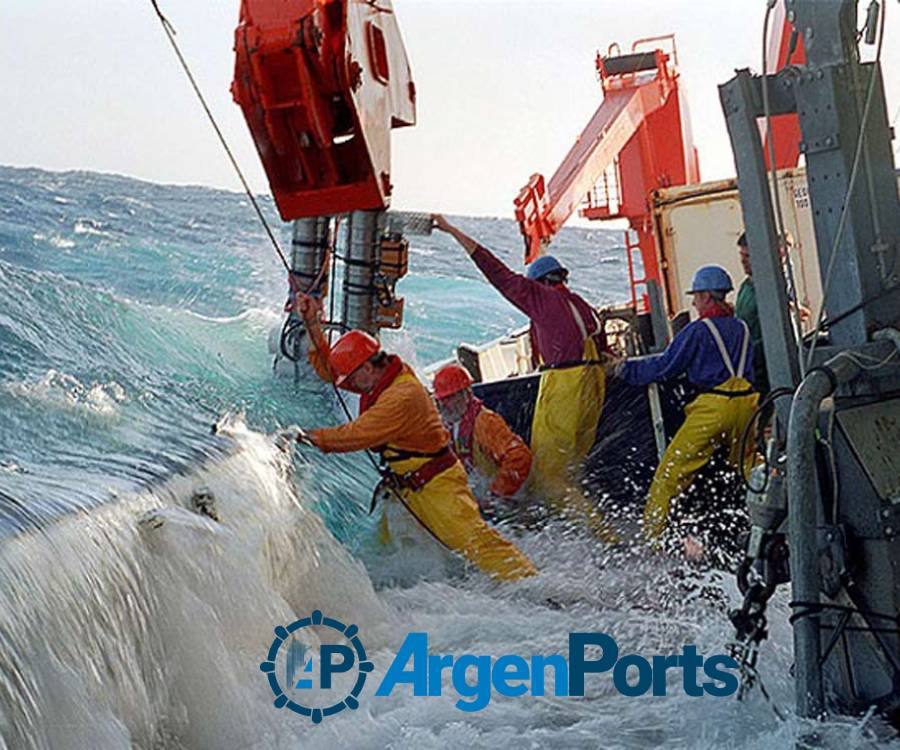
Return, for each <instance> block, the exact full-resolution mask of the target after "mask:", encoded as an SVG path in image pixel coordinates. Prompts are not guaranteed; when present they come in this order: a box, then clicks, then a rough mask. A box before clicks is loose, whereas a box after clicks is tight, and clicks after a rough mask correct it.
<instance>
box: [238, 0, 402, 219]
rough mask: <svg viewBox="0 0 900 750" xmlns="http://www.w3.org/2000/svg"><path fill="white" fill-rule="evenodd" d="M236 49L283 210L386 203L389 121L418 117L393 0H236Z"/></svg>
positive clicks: (290, 213) (330, 210)
mask: <svg viewBox="0 0 900 750" xmlns="http://www.w3.org/2000/svg"><path fill="white" fill-rule="evenodd" d="M234 50H235V70H234V81H233V83H232V86H231V91H232V95H233V97H234V100H235V101H236V102H237V103H238V104H239V105H240V107H241V109H242V110H243V112H244V117H245V119H246V120H247V125H248V126H249V128H250V132H251V135H252V136H253V140H254V142H255V144H256V148H257V150H258V152H259V156H260V159H261V160H262V163H263V167H264V169H265V171H266V174H267V176H268V178H269V184H270V186H271V188H272V194H273V195H274V197H275V203H276V204H277V206H278V210H279V212H280V214H281V218H282V219H284V220H285V221H289V220H291V219H297V218H301V217H310V216H325V215H333V214H339V213H345V212H348V211H353V210H357V209H384V208H387V207H388V205H389V203H390V195H391V191H392V185H391V171H390V169H391V167H390V164H391V161H390V160H391V149H390V147H391V128H395V127H402V126H406V125H413V124H415V121H416V110H415V98H416V95H415V85H414V83H413V81H412V73H411V71H410V67H409V61H408V59H407V56H406V50H405V49H404V46H403V41H402V38H401V36H400V29H399V27H398V25H397V20H396V16H395V15H394V12H393V8H392V6H391V2H390V0H379V1H378V2H377V3H376V2H372V1H371V0H242V2H241V14H240V23H239V25H238V27H237V31H236V32H235V46H234Z"/></svg>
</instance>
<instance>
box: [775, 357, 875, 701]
mask: <svg viewBox="0 0 900 750" xmlns="http://www.w3.org/2000/svg"><path fill="white" fill-rule="evenodd" d="M859 372H860V366H859V365H858V364H857V363H856V362H855V361H854V360H853V359H852V357H851V356H849V355H848V354H846V353H841V354H838V355H837V356H835V357H833V358H832V359H830V360H828V362H826V363H825V364H824V365H823V366H821V367H817V368H813V369H812V370H810V372H809V374H808V375H807V376H806V377H805V378H804V379H803V382H801V383H800V386H799V387H798V388H797V392H796V393H795V394H794V399H793V403H792V404H791V414H790V421H789V423H788V436H787V456H788V465H787V482H788V519H789V524H790V527H789V534H790V548H791V591H792V596H793V600H794V601H795V602H818V601H819V598H820V588H821V580H820V578H821V576H820V571H819V553H818V540H817V532H816V529H817V526H818V510H819V506H820V505H821V504H820V502H819V493H818V482H817V475H816V441H815V430H816V426H817V424H818V419H819V409H820V407H821V404H822V401H823V400H824V399H825V398H826V397H828V396H829V395H831V394H832V393H833V392H834V390H835V388H836V387H837V386H838V385H840V384H841V383H846V382H848V381H850V380H852V379H853V378H855V377H856V376H857V375H858V374H859ZM819 636H820V633H819V623H818V619H817V618H815V617H809V616H807V617H800V618H799V619H797V620H796V621H795V622H794V662H795V664H796V665H797V667H796V669H797V674H796V692H797V713H798V714H799V715H800V716H806V717H810V718H816V717H818V716H820V715H821V714H822V713H823V712H824V710H825V697H824V690H823V685H822V667H821V664H820V663H819V661H820V658H821V648H820V638H819Z"/></svg>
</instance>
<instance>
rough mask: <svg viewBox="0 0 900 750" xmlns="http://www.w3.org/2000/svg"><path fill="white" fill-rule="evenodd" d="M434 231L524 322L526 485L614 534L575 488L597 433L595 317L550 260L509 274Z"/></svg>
mask: <svg viewBox="0 0 900 750" xmlns="http://www.w3.org/2000/svg"><path fill="white" fill-rule="evenodd" d="M433 218H434V222H435V226H436V227H437V228H438V229H441V230H443V231H445V232H447V233H448V234H450V235H451V236H452V237H453V238H454V239H456V241H457V242H459V244H460V245H462V247H463V249H464V250H465V251H466V252H467V253H468V254H469V255H470V257H471V258H472V260H473V261H474V262H475V265H476V266H478V268H479V270H480V271H481V272H482V273H483V274H484V276H485V278H486V279H487V280H488V281H489V282H490V283H491V285H492V286H493V287H494V288H495V289H496V290H497V291H498V292H500V294H502V295H503V296H504V297H506V299H507V300H509V301H510V302H511V303H512V304H513V305H514V306H515V307H517V308H518V309H519V310H521V311H522V312H523V313H525V315H527V316H528V318H529V320H530V321H531V350H532V356H533V360H534V361H533V364H534V365H535V366H536V367H537V368H539V369H540V370H541V381H540V386H539V388H538V395H537V401H536V402H535V408H534V417H533V418H532V423H531V451H532V454H533V455H534V462H533V464H532V468H531V482H530V486H531V488H532V489H533V490H536V491H538V492H539V493H540V494H542V495H543V496H544V498H545V499H546V500H547V501H548V502H549V504H550V505H551V506H552V507H554V508H555V509H556V510H557V511H558V512H559V513H560V514H561V515H563V516H564V517H566V518H569V519H572V520H574V521H575V522H576V523H585V524H586V525H587V527H588V528H589V529H590V530H591V531H592V532H593V533H594V534H595V535H596V536H598V537H600V538H602V539H605V540H606V541H613V540H614V536H613V535H611V533H609V528H608V526H607V525H606V524H605V522H604V521H603V519H602V518H601V517H600V515H599V512H598V511H597V508H596V504H595V503H593V502H592V501H590V500H589V499H588V498H586V497H585V495H584V491H583V490H582V482H581V473H582V464H583V462H584V458H585V456H586V455H587V453H588V451H589V450H590V449H591V448H592V447H593V445H594V442H595V440H596V436H597V423H598V422H599V420H600V412H601V410H602V408H603V399H604V395H605V385H606V375H605V370H604V366H605V364H606V360H605V359H604V357H605V355H606V353H607V352H608V348H607V345H606V338H605V336H604V333H603V325H602V323H601V321H600V318H599V316H598V314H597V312H596V310H594V308H593V307H591V305H590V304H589V303H588V302H586V301H585V300H584V299H583V298H582V297H581V296H580V295H578V294H576V293H575V292H573V291H571V290H570V289H569V288H568V287H567V286H566V281H567V280H568V276H569V272H568V271H567V270H566V269H565V268H564V267H563V266H562V264H560V262H559V261H558V260H557V259H556V258H554V257H553V256H552V255H544V256H542V257H540V258H538V259H537V260H535V261H534V262H533V263H532V264H531V265H530V266H529V267H528V270H527V271H526V273H525V274H524V275H523V274H521V273H516V272H515V271H513V270H511V269H510V268H508V267H507V266H506V264H505V263H503V262H502V261H501V260H500V259H499V258H497V256H495V255H494V254H493V253H492V252H491V251H490V250H488V249H487V248H485V247H484V246H483V245H481V244H480V243H478V242H477V241H476V240H474V239H472V238H471V237H469V236H468V235H467V234H465V233H464V232H463V231H462V230H460V229H458V228H457V227H455V226H453V225H452V224H451V223H450V222H449V221H447V220H446V219H445V218H444V217H443V216H440V215H437V214H436V215H435V216H434V217H433Z"/></svg>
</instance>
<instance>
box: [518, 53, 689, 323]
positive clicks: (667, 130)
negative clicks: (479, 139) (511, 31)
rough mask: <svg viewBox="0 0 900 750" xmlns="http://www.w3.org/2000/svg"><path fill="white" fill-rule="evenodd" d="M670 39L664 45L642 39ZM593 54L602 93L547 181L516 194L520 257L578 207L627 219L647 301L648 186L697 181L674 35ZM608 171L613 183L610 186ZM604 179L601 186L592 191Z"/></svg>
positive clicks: (652, 272)
mask: <svg viewBox="0 0 900 750" xmlns="http://www.w3.org/2000/svg"><path fill="white" fill-rule="evenodd" d="M661 40H667V41H669V42H671V50H670V51H669V52H666V51H664V50H663V49H661V48H659V46H656V47H654V48H651V49H649V50H646V49H644V48H645V47H646V46H647V45H648V44H657V43H658V42H660V41H661ZM614 47H615V48H616V49H615V52H616V54H613V51H614V50H613V47H611V48H610V50H609V53H608V54H607V55H605V56H604V55H598V56H597V71H598V73H599V75H600V82H601V86H602V88H603V93H604V98H603V102H602V103H601V104H600V107H599V108H598V109H597V111H596V112H595V113H594V115H593V117H592V118H591V120H590V122H589V123H588V124H587V126H586V127H585V128H584V130H583V131H582V133H581V135H580V136H579V137H578V140H577V141H576V143H575V145H574V146H573V147H572V149H571V150H570V151H569V153H568V154H567V155H566V157H565V158H564V159H563V162H562V164H561V165H560V166H559V168H558V169H557V170H556V172H555V173H554V175H553V177H552V178H551V179H550V181H549V183H546V182H545V180H544V178H543V177H542V176H541V175H539V174H538V175H534V176H533V177H532V178H531V180H530V181H529V183H528V184H527V185H526V186H525V187H524V188H523V189H522V191H521V192H520V193H519V195H518V197H517V198H516V200H515V209H516V218H517V220H518V221H519V227H520V229H521V231H522V235H523V237H524V239H525V250H526V253H525V260H526V262H527V263H530V262H531V261H533V260H534V259H535V258H537V257H538V256H539V255H540V254H541V253H542V251H543V248H544V247H545V246H546V245H547V244H548V243H549V241H550V239H551V238H552V237H553V236H554V235H555V234H556V232H558V231H559V229H560V228H561V227H562V225H563V224H564V223H565V222H566V220H567V219H568V218H569V217H570V216H571V215H572V213H574V212H575V210H576V209H578V208H579V207H580V213H581V215H582V216H584V217H586V218H589V219H596V220H607V219H626V220H627V221H628V223H629V227H630V229H631V231H632V232H634V233H635V235H636V237H637V242H636V243H635V242H633V241H632V240H631V238H630V237H629V238H628V239H627V243H626V244H627V246H628V250H627V252H628V254H629V268H630V269H631V278H632V299H633V301H634V303H635V305H636V306H637V307H639V308H645V307H646V295H645V294H644V293H643V292H644V289H641V293H640V294H639V292H638V289H639V287H644V288H645V287H646V282H647V281H648V280H657V281H658V280H659V268H658V261H657V252H656V245H655V240H654V234H653V226H652V210H651V205H650V198H651V197H652V194H653V191H654V190H657V189H659V188H662V187H669V186H673V185H686V184H691V183H695V182H699V180H700V167H699V161H698V158H697V150H696V149H695V148H694V145H693V140H692V137H691V129H690V118H689V115H688V111H687V101H686V99H685V95H684V90H683V87H682V85H681V83H680V79H679V75H678V72H677V70H676V61H677V51H676V50H675V44H674V38H673V37H672V36H671V35H669V36H667V37H661V38H652V39H645V40H639V41H638V42H635V44H634V45H633V46H632V50H631V52H630V53H629V54H625V55H623V54H620V53H619V51H618V45H614ZM610 172H613V175H612V182H614V183H615V185H616V187H615V189H610V187H609V183H610ZM601 182H602V185H603V187H602V189H601V190H597V189H596V188H597V186H598V183H601ZM637 247H639V248H640V252H641V260H642V265H643V276H642V277H641V278H635V273H634V267H633V263H632V260H633V259H632V258H631V253H632V250H633V249H635V248H637Z"/></svg>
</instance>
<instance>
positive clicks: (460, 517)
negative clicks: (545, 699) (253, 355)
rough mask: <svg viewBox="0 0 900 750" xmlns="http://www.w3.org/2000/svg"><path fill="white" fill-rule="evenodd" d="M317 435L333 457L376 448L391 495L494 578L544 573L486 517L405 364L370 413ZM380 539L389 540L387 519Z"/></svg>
mask: <svg viewBox="0 0 900 750" xmlns="http://www.w3.org/2000/svg"><path fill="white" fill-rule="evenodd" d="M317 369H319V368H317ZM320 374H321V373H320ZM311 437H312V439H313V441H314V442H315V444H316V445H317V446H318V447H319V449H320V450H322V451H324V452H326V453H327V452H348V451H356V450H372V449H374V450H377V451H378V452H379V453H380V454H381V456H382V459H383V462H384V463H385V464H386V466H387V467H388V468H389V471H390V476H389V477H388V479H387V480H386V481H389V482H390V483H391V486H392V487H393V488H394V489H393V490H390V491H389V494H388V495H387V497H391V498H393V499H394V501H399V502H402V503H403V505H404V506H405V507H406V509H407V510H408V511H409V512H410V514H412V516H413V517H414V518H415V519H416V520H417V521H418V522H419V523H420V524H421V525H422V526H423V527H424V528H425V529H426V530H427V531H428V532H429V533H430V534H431V535H432V536H433V537H434V538H435V539H437V540H438V541H439V542H440V543H441V544H443V545H444V546H446V547H447V548H449V549H451V550H453V551H455V552H458V553H459V554H462V555H464V556H465V557H466V558H467V559H468V560H470V561H471V562H472V563H474V564H475V565H476V566H478V567H479V568H480V569H481V570H483V571H484V572H485V573H487V574H488V575H490V576H492V577H494V578H498V579H501V580H513V579H517V578H523V577H526V576H531V575H534V574H535V573H536V572H537V571H536V569H535V567H534V565H533V564H532V563H531V561H530V560H529V559H528V558H527V557H526V556H525V555H524V554H523V553H522V552H521V551H520V550H519V549H518V548H517V547H516V546H515V545H514V544H512V543H511V542H509V541H508V540H506V539H505V538H504V537H503V536H501V535H500V534H499V533H498V532H497V531H496V530H495V529H493V528H492V527H490V526H489V525H488V524H487V523H485V521H484V519H482V517H481V513H480V512H479V510H478V503H477V502H476V501H475V498H474V497H473V495H472V492H471V490H470V489H469V484H468V478H467V476H466V471H465V469H464V468H463V466H462V464H461V463H460V461H459V459H458V458H456V456H455V454H454V453H453V452H452V450H451V449H450V447H449V438H450V436H449V433H448V432H447V430H446V429H445V428H444V426H443V423H442V422H441V418H440V415H439V414H438V411H437V408H436V407H435V405H434V402H433V401H432V399H431V396H430V395H429V394H428V391H427V390H425V387H424V386H423V385H422V384H421V383H420V382H419V380H418V378H416V376H415V375H414V374H413V372H412V370H411V369H410V368H409V367H408V366H406V365H404V364H402V363H401V362H400V361H399V359H398V358H396V357H392V358H391V364H390V365H389V367H388V371H387V373H386V377H385V378H384V379H383V381H382V382H381V383H379V385H378V386H376V395H375V396H374V398H371V399H369V402H368V403H366V405H365V407H364V406H363V405H362V404H361V407H360V415H359V417H358V418H357V419H355V420H353V421H352V422H350V423H348V424H345V425H341V426H339V427H327V428H323V429H318V430H313V431H312V432H311ZM381 494H382V495H384V494H385V493H381ZM381 538H382V541H386V540H389V538H390V530H389V528H388V523H387V515H386V514H383V515H382V520H381Z"/></svg>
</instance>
